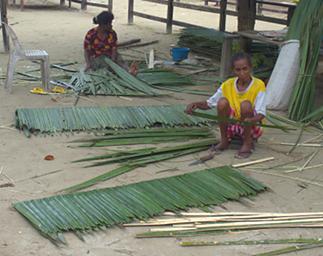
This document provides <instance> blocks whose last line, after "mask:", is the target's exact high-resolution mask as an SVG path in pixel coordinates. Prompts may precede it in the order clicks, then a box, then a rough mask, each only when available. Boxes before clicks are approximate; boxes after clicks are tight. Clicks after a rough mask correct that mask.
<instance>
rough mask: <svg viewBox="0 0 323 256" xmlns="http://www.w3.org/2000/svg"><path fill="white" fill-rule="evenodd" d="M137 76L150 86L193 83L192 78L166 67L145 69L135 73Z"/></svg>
mask: <svg viewBox="0 0 323 256" xmlns="http://www.w3.org/2000/svg"><path fill="white" fill-rule="evenodd" d="M137 78H139V79H140V80H142V81H144V82H146V83H147V84H149V85H152V86H156V85H157V86H178V85H193V84H194V83H193V81H192V79H191V78H190V77H189V76H187V75H180V74H178V73H176V72H174V71H172V70H167V69H146V70H141V71H140V72H139V73H138V74H137Z"/></svg>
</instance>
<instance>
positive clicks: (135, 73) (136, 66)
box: [129, 62, 138, 76]
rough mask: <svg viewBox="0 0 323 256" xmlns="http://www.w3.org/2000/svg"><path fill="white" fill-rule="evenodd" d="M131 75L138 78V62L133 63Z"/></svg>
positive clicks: (130, 69) (130, 70)
mask: <svg viewBox="0 0 323 256" xmlns="http://www.w3.org/2000/svg"><path fill="white" fill-rule="evenodd" d="M129 73H130V74H131V75H133V76H136V75H137V73H138V64H137V63H136V62H132V63H131V65H130V68H129Z"/></svg>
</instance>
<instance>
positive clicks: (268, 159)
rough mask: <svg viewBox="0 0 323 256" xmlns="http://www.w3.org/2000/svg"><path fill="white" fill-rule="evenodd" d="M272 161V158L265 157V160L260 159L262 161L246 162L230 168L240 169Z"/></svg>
mask: <svg viewBox="0 0 323 256" xmlns="http://www.w3.org/2000/svg"><path fill="white" fill-rule="evenodd" d="M274 159H275V158H274V157H267V158H262V159H258V160H254V161H250V162H246V163H240V164H233V165H232V167H234V168H241V167H245V166H249V165H253V164H260V163H264V162H268V161H272V160H274Z"/></svg>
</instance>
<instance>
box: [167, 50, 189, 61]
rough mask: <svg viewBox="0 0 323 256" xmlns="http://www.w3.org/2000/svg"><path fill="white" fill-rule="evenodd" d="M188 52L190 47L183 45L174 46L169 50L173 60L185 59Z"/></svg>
mask: <svg viewBox="0 0 323 256" xmlns="http://www.w3.org/2000/svg"><path fill="white" fill-rule="evenodd" d="M189 52H190V48H185V47H174V48H172V49H171V50H170V53H171V55H172V58H173V61H181V60H185V59H187V57H188V53H189Z"/></svg>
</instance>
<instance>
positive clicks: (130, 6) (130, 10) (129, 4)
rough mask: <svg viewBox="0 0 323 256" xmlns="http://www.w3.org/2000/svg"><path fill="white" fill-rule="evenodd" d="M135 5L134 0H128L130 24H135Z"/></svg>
mask: <svg viewBox="0 0 323 256" xmlns="http://www.w3.org/2000/svg"><path fill="white" fill-rule="evenodd" d="M133 6H134V0H129V1H128V24H133Z"/></svg>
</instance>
